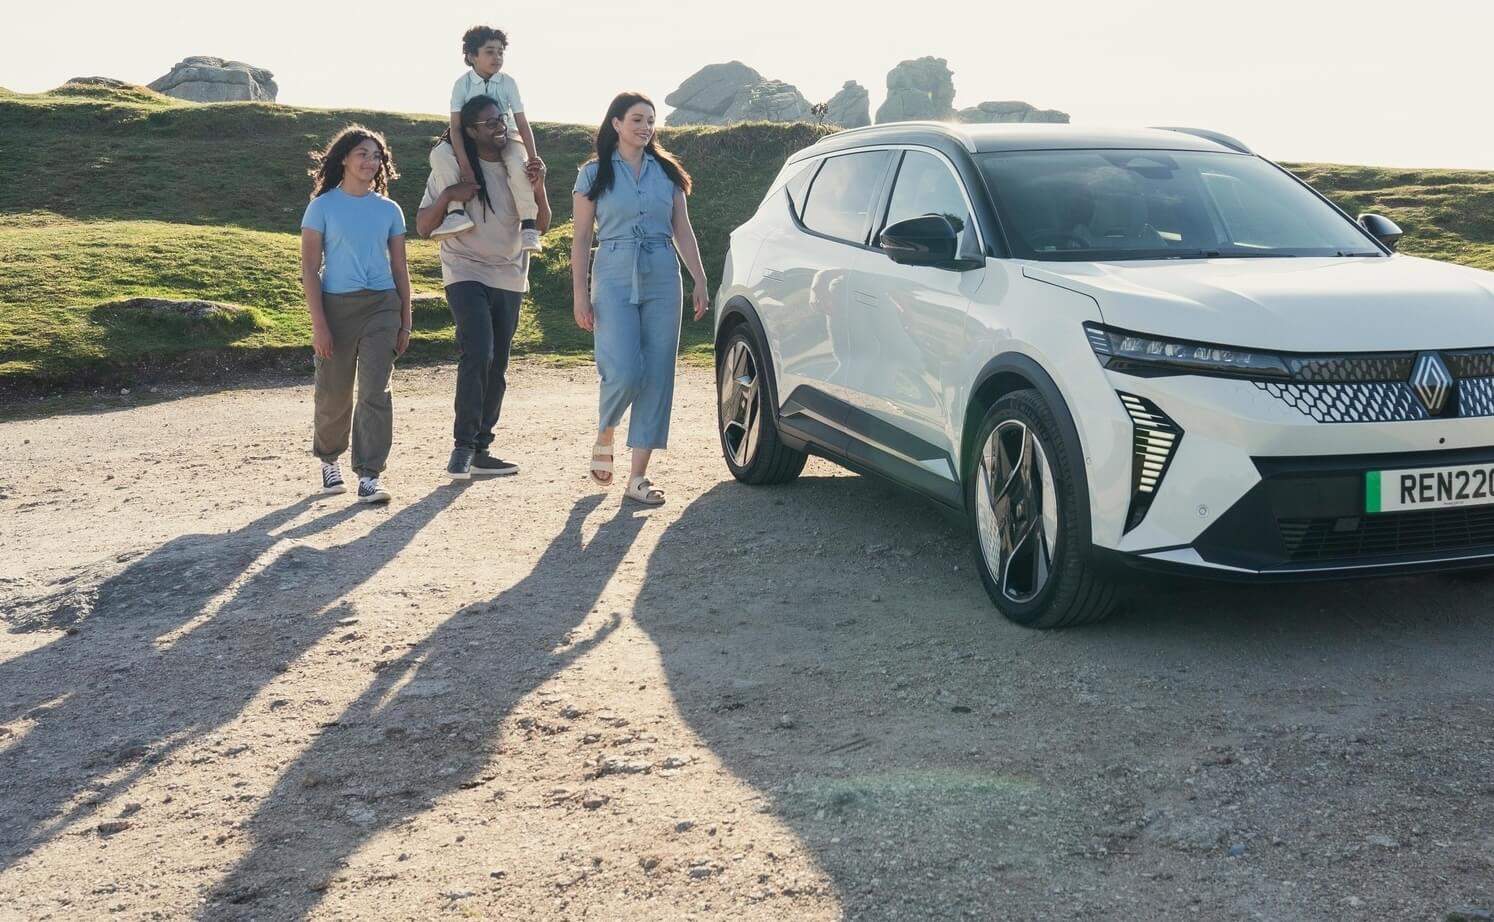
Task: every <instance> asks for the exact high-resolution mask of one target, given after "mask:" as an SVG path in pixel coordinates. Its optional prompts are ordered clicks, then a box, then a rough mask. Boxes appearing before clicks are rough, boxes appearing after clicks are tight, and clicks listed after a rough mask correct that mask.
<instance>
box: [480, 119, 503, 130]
mask: <svg viewBox="0 0 1494 922" xmlns="http://www.w3.org/2000/svg"><path fill="white" fill-rule="evenodd" d="M499 126H502V127H504V128H507V127H508V122H506V121H504V120H503V119H501V118H486V119H483V120H482V121H480V122H475V123H474V124H473V127H474V128H486V129H487V130H489V131H497V130H498V128H499Z"/></svg>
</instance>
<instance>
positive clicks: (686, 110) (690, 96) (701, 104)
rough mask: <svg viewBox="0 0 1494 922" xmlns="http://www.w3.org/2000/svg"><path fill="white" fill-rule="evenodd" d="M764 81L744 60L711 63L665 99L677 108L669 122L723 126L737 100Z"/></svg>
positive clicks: (670, 114)
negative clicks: (744, 92) (746, 91)
mask: <svg viewBox="0 0 1494 922" xmlns="http://www.w3.org/2000/svg"><path fill="white" fill-rule="evenodd" d="M763 82H764V81H763V75H762V74H760V73H758V72H757V71H755V70H753V69H752V68H750V67H748V66H747V65H746V64H743V63H742V62H741V61H728V62H727V63H725V64H707V65H706V66H705V67H702V68H701V69H700V70H698V71H696V72H695V73H693V74H691V75H690V77H689V78H688V79H686V80H685V82H684V83H682V84H680V86H679V89H677V90H675V91H674V92H673V93H670V94H669V95H668V96H665V97H664V102H665V103H666V104H667V105H670V106H673V107H674V111H673V112H671V113H669V117H668V118H667V119H665V123H666V124H669V125H723V124H725V123H726V113H727V110H729V109H730V108H731V107H732V106H733V105H734V104H735V103H736V102H737V97H738V96H740V95H741V94H742V92H743V91H744V90H750V89H751V88H752V87H755V86H757V85H758V84H760V83H763Z"/></svg>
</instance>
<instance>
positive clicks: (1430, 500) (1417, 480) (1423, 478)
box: [1364, 464, 1494, 513]
mask: <svg viewBox="0 0 1494 922" xmlns="http://www.w3.org/2000/svg"><path fill="white" fill-rule="evenodd" d="M1491 503H1494V464H1468V465H1462V466H1459V467H1424V468H1417V469H1415V470H1408V471H1368V472H1366V473H1365V475H1364V511H1365V512H1370V513H1374V512H1406V511H1408V510H1413V509H1448V508H1451V507H1454V506H1485V505H1489V504H1491Z"/></svg>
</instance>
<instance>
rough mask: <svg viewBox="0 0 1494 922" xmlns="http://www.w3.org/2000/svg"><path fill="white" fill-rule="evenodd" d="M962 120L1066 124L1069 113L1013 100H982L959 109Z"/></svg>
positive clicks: (986, 122)
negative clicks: (978, 103)
mask: <svg viewBox="0 0 1494 922" xmlns="http://www.w3.org/2000/svg"><path fill="white" fill-rule="evenodd" d="M959 119H960V121H962V122H971V123H976V124H988V123H991V122H1059V123H1063V124H1067V123H1068V121H1069V114H1068V113H1067V112H1060V111H1058V110H1057V109H1039V108H1037V107H1036V106H1032V105H1029V104H1028V103H1025V102H1017V101H1015V100H1000V101H992V102H983V103H981V104H980V105H978V106H971V107H970V108H968V109H961V110H960V111H959Z"/></svg>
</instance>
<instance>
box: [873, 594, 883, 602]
mask: <svg viewBox="0 0 1494 922" xmlns="http://www.w3.org/2000/svg"><path fill="white" fill-rule="evenodd" d="M872 601H873V602H880V601H882V597H881V596H880V595H876V594H875V593H874V594H873V595H872Z"/></svg>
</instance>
